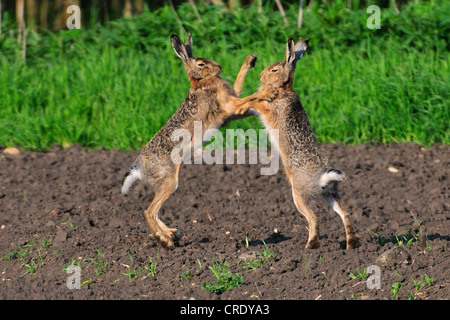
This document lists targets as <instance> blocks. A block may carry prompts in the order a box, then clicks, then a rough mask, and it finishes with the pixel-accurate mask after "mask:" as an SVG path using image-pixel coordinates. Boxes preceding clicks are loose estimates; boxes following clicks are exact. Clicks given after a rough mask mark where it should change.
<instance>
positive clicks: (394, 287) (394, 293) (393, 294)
mask: <svg viewBox="0 0 450 320" xmlns="http://www.w3.org/2000/svg"><path fill="white" fill-rule="evenodd" d="M402 286H403V285H402V284H400V283H398V282H394V284H393V285H392V286H391V298H392V299H395V297H396V296H397V294H398V292H399V290H400V288H401V287H402Z"/></svg>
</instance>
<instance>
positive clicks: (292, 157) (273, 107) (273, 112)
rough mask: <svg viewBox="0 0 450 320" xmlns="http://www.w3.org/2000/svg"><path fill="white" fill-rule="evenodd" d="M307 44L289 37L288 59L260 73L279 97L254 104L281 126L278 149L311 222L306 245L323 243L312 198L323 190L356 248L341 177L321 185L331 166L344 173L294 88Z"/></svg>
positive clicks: (301, 208)
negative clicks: (341, 195)
mask: <svg viewBox="0 0 450 320" xmlns="http://www.w3.org/2000/svg"><path fill="white" fill-rule="evenodd" d="M307 44H308V40H302V39H300V40H299V42H298V43H297V44H296V45H294V40H293V39H289V42H288V43H287V46H286V54H285V61H280V62H277V63H274V64H272V65H270V66H268V67H267V68H266V69H264V70H263V71H262V72H261V74H260V79H261V82H262V83H263V86H262V87H261V88H260V90H261V91H262V92H265V91H267V90H268V88H269V87H272V88H276V89H277V90H278V96H277V98H276V99H275V100H274V101H272V102H270V103H268V102H262V103H258V102H253V103H252V106H253V108H255V109H256V110H257V111H258V112H259V114H260V118H261V120H262V121H263V123H264V124H265V126H266V128H268V129H269V128H270V129H278V134H279V140H278V141H279V143H278V150H279V152H280V156H281V158H282V160H283V164H284V167H285V171H286V175H287V177H288V180H289V182H290V184H291V186H292V195H293V198H294V202H295V205H296V207H297V209H298V210H299V211H300V212H301V213H302V214H303V215H304V216H305V217H306V220H307V221H308V225H309V238H308V242H307V244H306V247H307V248H317V247H319V224H318V219H317V216H316V215H315V214H314V212H313V211H312V210H311V209H310V207H309V205H308V202H309V200H310V199H311V198H312V197H314V196H316V195H319V194H321V195H322V196H323V197H324V198H325V199H326V200H327V201H328V203H329V204H330V205H331V206H332V208H333V209H334V211H335V212H336V213H338V214H339V216H340V217H341V219H342V221H343V223H344V227H345V231H346V235H347V248H348V249H350V248H356V247H358V246H359V240H358V238H357V236H356V234H355V232H354V230H353V227H352V224H351V222H350V220H349V217H348V214H347V212H346V211H345V210H343V209H342V206H341V204H340V202H339V196H338V181H340V179H339V180H331V181H330V183H329V184H328V185H327V186H326V187H323V186H322V185H321V178H322V176H323V175H324V174H326V173H327V172H328V171H329V170H331V172H333V171H334V172H338V173H339V174H338V175H340V176H342V178H343V177H344V174H343V173H342V172H341V171H340V170H333V166H332V164H331V163H330V161H329V160H328V158H327V156H326V155H325V154H324V153H323V152H322V151H321V150H320V147H319V145H318V143H317V141H316V138H315V136H314V133H313V131H312V128H311V125H310V123H309V120H308V117H307V115H306V112H305V109H304V108H303V106H302V104H301V102H300V98H299V97H298V95H297V94H296V93H295V92H294V90H292V83H293V80H294V71H295V66H296V62H297V60H298V59H300V58H301V55H302V54H303V51H304V50H306V47H307Z"/></svg>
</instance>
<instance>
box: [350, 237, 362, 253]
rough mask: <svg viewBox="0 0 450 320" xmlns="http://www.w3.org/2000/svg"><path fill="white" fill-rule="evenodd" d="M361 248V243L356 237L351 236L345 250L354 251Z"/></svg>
mask: <svg viewBox="0 0 450 320" xmlns="http://www.w3.org/2000/svg"><path fill="white" fill-rule="evenodd" d="M360 246H361V242H360V241H359V238H358V237H357V236H353V237H350V238H348V239H347V250H348V249H356V248H359V247H360Z"/></svg>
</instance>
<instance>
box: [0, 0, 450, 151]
mask: <svg viewBox="0 0 450 320" xmlns="http://www.w3.org/2000/svg"><path fill="white" fill-rule="evenodd" d="M277 2H278V5H279V4H281V6H282V8H283V12H284V13H285V16H282V14H281V12H280V7H279V6H278V5H277ZM277 2H276V1H259V0H254V1H242V2H239V1H233V0H230V1H225V0H214V1H192V0H190V1H144V0H141V1H132V0H124V1H119V0H118V1H100V0H97V1H81V0H80V1H66V0H61V1H46V0H40V1H37V0H36V1H33V0H27V1H25V0H23V1H21V0H18V1H5V0H0V5H1V10H0V12H1V18H2V19H1V23H0V25H1V30H0V144H1V145H3V146H17V147H20V148H24V149H27V150H39V151H45V150H47V149H49V148H50V147H51V145H52V144H53V143H59V144H61V145H64V146H68V145H71V144H74V143H77V144H80V145H82V146H86V147H88V148H90V149H93V148H99V147H104V148H106V149H115V148H120V149H123V150H132V149H139V148H141V147H142V146H143V145H145V143H146V142H147V141H148V140H149V139H151V137H152V136H153V135H154V134H155V133H156V132H157V131H158V130H159V129H160V128H161V127H162V126H163V125H164V124H165V123H166V121H167V120H168V119H169V118H170V117H171V115H172V114H173V113H174V112H175V110H176V109H177V108H178V107H179V106H180V105H181V103H182V101H183V99H184V98H185V96H186V94H187V91H188V89H189V86H190V84H189V82H188V80H187V78H186V75H185V71H184V68H183V64H182V62H181V60H180V59H179V58H178V57H177V56H176V55H175V53H174V52H173V49H172V47H171V44H170V40H169V38H170V35H171V34H172V33H176V34H178V35H180V37H181V38H182V39H185V38H186V36H187V35H186V32H192V34H193V42H194V48H193V53H194V56H200V57H205V58H210V59H213V60H215V61H217V62H219V63H220V64H221V65H222V67H223V69H222V77H223V78H224V79H226V80H228V81H229V82H230V83H232V82H233V81H234V78H235V76H236V75H237V73H238V71H239V68H240V66H241V64H242V62H243V61H244V59H245V57H246V56H247V55H248V54H250V53H254V54H256V55H257V56H258V62H257V65H256V67H255V68H254V69H252V70H251V71H250V72H249V74H248V76H247V79H246V81H245V83H244V90H243V92H242V96H245V95H248V94H251V93H253V92H255V91H256V90H257V89H258V87H259V86H260V82H259V77H258V75H259V73H260V71H261V70H262V69H264V68H265V67H266V66H267V65H269V64H271V63H274V62H276V61H279V60H282V59H283V58H284V47H285V43H286V41H287V39H288V38H290V37H294V38H298V37H299V36H302V37H308V38H310V39H311V40H310V47H309V48H308V51H307V52H306V54H305V55H304V57H303V59H302V60H301V62H300V63H299V64H298V66H297V71H296V75H295V82H294V89H295V91H296V92H297V93H298V94H299V95H300V98H301V100H302V103H303V105H304V107H305V109H306V112H307V114H308V116H309V119H310V122H311V125H312V127H313V129H314V131H315V133H316V136H317V138H318V140H319V141H320V142H336V141H341V142H343V143H344V144H355V143H366V142H372V141H376V142H380V143H389V142H403V141H414V142H418V143H420V144H423V145H425V146H427V145H431V144H433V143H437V142H439V143H443V144H448V143H449V141H450V139H449V138H450V136H449V123H450V121H449V120H450V116H449V113H450V108H449V91H450V72H449V71H450V70H449V56H448V52H449V38H448V37H449V34H450V30H449V29H450V1H446V0H432V1H422V0H413V1H398V0H397V1H392V0H390V1H374V2H371V1H356V0H353V1H350V0H348V1H347V0H344V1H341V0H335V1H332V0H329V1H319V0H313V1H306V0H305V1H277ZM220 3H222V4H223V5H221V4H220ZM70 4H77V5H79V7H80V9H81V19H82V24H81V29H79V30H77V29H73V30H69V29H68V28H67V27H66V24H65V22H66V20H67V18H68V14H67V13H65V10H66V8H67V6H68V5H70ZM301 4H302V5H303V10H302V11H303V13H302V23H301V28H299V26H298V22H299V21H298V20H299V11H300V6H301ZM372 4H376V5H378V6H379V7H380V8H381V12H380V17H381V28H380V29H373V30H372V29H369V28H368V27H367V19H368V18H369V17H370V16H371V13H367V11H366V9H367V7H368V6H369V5H372ZM21 5H23V10H22V8H21V7H20V6H21ZM226 128H243V129H244V130H245V129H247V128H256V129H259V128H262V125H261V123H260V121H259V120H258V119H257V118H256V117H251V118H247V119H243V120H239V121H234V122H232V123H230V124H229V125H228V126H227V127H226ZM224 129H225V128H223V129H222V130H224Z"/></svg>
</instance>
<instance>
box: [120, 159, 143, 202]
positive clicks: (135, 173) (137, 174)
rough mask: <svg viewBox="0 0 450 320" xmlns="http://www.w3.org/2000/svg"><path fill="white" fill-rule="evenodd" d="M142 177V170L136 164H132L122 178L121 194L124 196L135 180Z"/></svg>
mask: <svg viewBox="0 0 450 320" xmlns="http://www.w3.org/2000/svg"><path fill="white" fill-rule="evenodd" d="M141 179H142V172H141V170H139V168H138V167H137V165H136V164H133V165H132V166H131V167H130V169H128V171H127V173H125V175H124V176H123V179H122V194H123V195H124V196H126V195H127V194H128V191H129V190H130V188H131V186H132V185H133V183H134V182H135V181H136V180H141Z"/></svg>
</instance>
